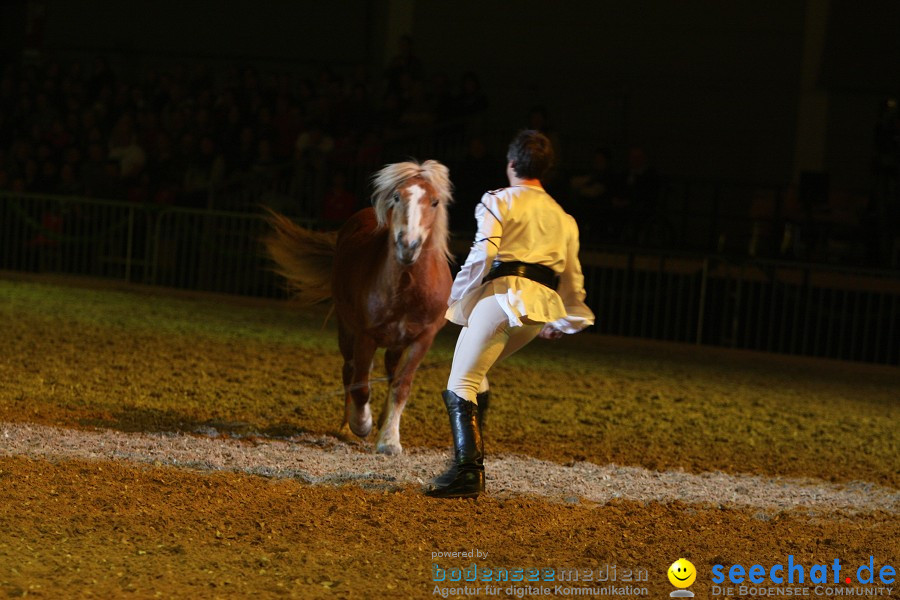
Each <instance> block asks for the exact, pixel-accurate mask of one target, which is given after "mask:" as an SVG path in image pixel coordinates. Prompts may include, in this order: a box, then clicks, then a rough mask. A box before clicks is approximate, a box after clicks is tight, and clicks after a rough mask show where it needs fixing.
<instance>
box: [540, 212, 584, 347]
mask: <svg viewBox="0 0 900 600" xmlns="http://www.w3.org/2000/svg"><path fill="white" fill-rule="evenodd" d="M570 219H571V217H570ZM570 225H571V231H572V234H571V235H570V236H569V239H568V242H567V245H566V268H565V270H564V271H563V272H562V274H561V275H560V276H559V288H558V289H557V290H556V291H557V293H558V294H559V296H560V298H562V301H563V305H565V307H566V316H565V317H563V318H561V319H557V320H556V321H553V322H551V323H550V325H552V326H553V327H555V328H556V329H559V330H560V331H562V332H563V333H578V332H579V331H581V330H582V329H584V328H585V327H590V326H591V325H593V324H594V313H593V311H591V309H590V308H588V306H587V304H585V303H584V299H585V297H586V295H587V294H586V293H585V291H584V275H583V274H582V272H581V262H580V261H579V260H578V248H579V242H578V225H577V224H576V223H575V219H571V222H570Z"/></svg>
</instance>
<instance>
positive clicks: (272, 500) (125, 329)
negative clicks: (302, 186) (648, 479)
mask: <svg viewBox="0 0 900 600" xmlns="http://www.w3.org/2000/svg"><path fill="white" fill-rule="evenodd" d="M323 317H324V311H323V310H313V311H303V312H300V311H298V310H297V309H296V308H291V307H289V306H285V305H282V304H278V303H257V302H250V301H232V300H226V299H222V298H211V297H202V296H197V297H195V296H189V295H184V294H168V293H163V292H160V291H157V290H148V289H141V288H137V289H135V288H129V289H128V290H118V289H94V288H91V287H84V286H82V285H75V286H73V285H58V284H54V283H48V282H42V281H32V280H28V279H25V280H23V279H22V278H18V277H10V276H8V275H7V276H5V277H0V323H2V325H0V381H2V382H3V383H2V385H0V422H13V423H16V422H17V423H40V424H49V425H55V426H61V427H66V428H81V429H91V428H97V427H101V428H112V429H116V430H120V431H147V432H154V431H159V432H172V431H182V432H195V433H198V434H204V435H208V434H210V432H215V433H216V434H226V435H228V436H232V437H241V438H242V439H247V440H249V441H252V439H253V437H254V436H256V437H264V436H294V435H299V434H321V435H328V434H333V433H335V432H336V429H337V426H338V425H339V424H340V414H341V412H340V410H341V409H340V406H341V397H340V383H339V376H338V373H339V366H340V358H339V356H338V353H337V349H336V344H335V341H334V337H335V336H334V326H333V323H332V324H329V325H328V326H326V327H325V328H324V329H323V328H322V327H321V322H322V319H323ZM454 335H455V330H452V329H450V328H446V329H445V331H444V333H443V334H442V335H441V336H440V337H439V339H438V341H437V343H436V344H435V347H434V348H433V349H432V351H431V353H430V354H429V356H428V357H427V358H426V361H425V365H424V367H423V368H422V369H420V372H419V373H418V374H417V378H416V382H415V384H414V392H413V397H412V398H411V400H410V403H409V406H408V408H407V411H406V413H405V414H404V418H403V424H402V427H401V439H402V442H403V444H404V446H406V447H407V448H410V449H414V448H444V447H446V446H447V444H448V441H449V439H448V435H449V433H448V431H447V426H446V416H445V415H444V413H443V411H442V409H441V406H440V398H439V392H440V390H441V389H442V388H443V383H444V382H445V380H446V375H447V371H448V369H449V363H448V361H449V358H450V352H451V349H452V343H453V339H454ZM376 376H377V373H376ZM491 381H492V385H493V386H494V389H495V397H496V401H495V402H494V403H493V405H492V412H491V414H490V416H489V423H488V427H489V429H488V432H487V434H486V435H487V450H488V452H491V453H513V454H520V455H524V456H530V457H534V458H539V459H544V460H548V461H552V462H556V463H560V464H568V463H573V462H578V461H587V462H590V463H595V464H598V465H606V464H610V463H615V464H617V465H631V466H639V467H644V468H647V469H651V470H659V471H684V472H687V473H698V474H699V473H706V472H710V471H722V472H725V473H751V474H756V475H761V476H788V477H803V478H811V479H812V480H821V481H829V482H850V481H861V482H868V483H871V484H878V485H880V486H886V487H888V488H892V489H897V488H900V434H898V429H897V427H896V423H897V422H898V417H900V403H898V395H900V394H898V390H900V371H898V370H897V369H896V368H890V367H877V366H870V365H859V364H850V363H840V362H836V361H822V360H811V359H801V358H795V357H780V356H772V355H763V354H756V353H749V352H735V351H727V350H721V349H713V348H698V347H693V346H686V345H675V344H656V343H649V342H642V341H635V340H623V339H615V338H608V337H603V336H594V335H586V334H585V335H580V336H574V337H573V338H571V339H567V340H564V341H563V342H560V343H556V344H550V343H541V344H538V343H535V344H533V345H532V346H531V347H529V348H528V349H526V350H525V351H524V352H522V353H521V355H518V356H515V357H513V358H512V359H510V360H509V361H508V362H507V363H506V364H504V365H501V366H500V367H498V368H497V369H496V373H494V374H493V375H492V378H491ZM374 389H375V396H376V398H377V399H380V398H383V397H384V395H385V394H386V391H385V388H384V386H383V384H376V385H375V387H374ZM377 402H378V403H379V404H380V400H377ZM0 443H2V440H0ZM367 444H368V442H366V443H360V444H359V446H358V448H359V449H360V450H363V451H365V450H367V448H368V445H367ZM863 485H864V484H863ZM0 490H2V492H0V493H2V496H3V499H4V501H3V502H0V527H2V531H4V532H5V534H4V535H3V536H0V590H2V591H5V592H6V593H7V594H8V595H10V596H13V597H15V596H23V595H43V596H48V597H62V596H68V595H71V596H74V597H98V598H112V597H124V596H129V597H142V598H143V597H216V596H221V597H242V596H245V595H250V594H251V593H252V594H253V595H256V596H259V597H279V596H282V595H283V596H287V597H298V598H316V597H352V598H372V597H397V598H407V597H432V596H433V591H434V584H433V582H432V572H431V569H432V563H433V561H432V555H431V553H432V552H435V551H452V550H470V549H479V550H481V551H484V552H487V553H488V555H487V558H485V559H484V560H479V561H476V562H478V564H479V566H483V567H495V568H499V567H505V568H510V569H514V568H527V567H537V568H546V567H554V566H556V567H576V568H600V567H603V566H604V565H613V564H615V565H617V567H618V568H619V569H626V568H630V569H638V568H642V569H646V570H647V571H648V573H649V574H650V577H649V581H648V582H646V583H643V584H641V585H642V586H643V587H646V588H647V589H649V590H650V592H651V595H650V596H649V597H662V596H663V594H667V593H668V592H669V591H671V589H672V588H671V586H670V585H669V584H668V582H667V580H666V578H665V576H664V572H665V570H666V568H667V567H668V565H669V564H671V562H673V561H674V560H675V559H676V558H678V557H680V556H686V557H687V558H689V559H691V560H692V561H693V562H694V563H695V565H696V566H697V568H698V572H699V573H700V576H698V579H697V583H696V584H695V585H694V586H692V590H693V591H695V593H696V592H700V593H698V597H707V596H706V591H707V589H708V587H709V582H710V579H709V569H710V568H711V567H712V565H714V564H717V563H720V564H725V565H726V566H727V565H730V564H732V563H743V564H745V565H750V564H756V563H761V564H773V563H777V562H783V561H785V560H786V558H787V555H789V554H793V555H794V556H795V557H798V559H802V561H803V562H805V563H807V564H813V563H816V562H831V561H833V560H834V558H836V557H840V559H841V560H842V562H843V563H844V564H850V565H859V564H863V563H865V562H866V561H867V559H868V557H869V556H870V555H875V557H876V561H878V562H879V563H880V564H885V563H888V564H893V565H894V566H895V567H897V566H898V565H897V563H898V562H900V561H898V558H900V552H898V550H900V542H898V539H900V536H898V533H900V522H898V519H897V514H896V512H893V511H875V510H873V511H870V512H868V513H856V514H849V513H842V512H840V511H832V512H828V513H822V512H815V511H813V512H810V511H808V510H803V509H794V510H791V511H772V510H760V509H754V508H744V509H739V508H731V507H725V508H720V507H719V503H718V502H717V499H716V498H715V497H710V499H709V502H708V503H704V502H691V503H684V502H678V501H675V502H650V501H646V502H643V501H632V500H629V501H611V502H608V503H591V502H586V501H583V500H582V501H578V500H576V501H574V502H554V501H551V500H548V499H545V498H540V497H528V496H524V497H515V498H500V497H492V496H491V494H490V493H489V494H488V495H486V496H484V497H482V498H480V499H479V500H478V501H458V502H439V501H434V500H431V499H428V498H426V497H423V496H422V495H421V493H420V490H419V488H418V487H415V486H413V487H405V486H400V487H399V489H392V490H380V491H379V490H373V489H367V488H365V487H362V486H354V485H350V486H341V487H332V486H328V485H310V484H307V483H304V482H302V481H299V480H292V479H289V478H288V479H285V478H278V479H274V478H264V477H259V476H252V475H246V474H241V473H227V472H212V473H209V472H198V471H194V470H190V469H179V468H172V467H168V466H159V467H154V466H146V465H139V464H135V463H131V462H127V461H106V460H93V461H84V460H77V459H70V460H57V459H34V458H29V457H24V456H11V457H4V458H0ZM438 562H440V561H438ZM469 562H471V561H461V560H457V561H456V562H454V561H453V560H447V561H444V562H440V564H441V565H442V566H452V567H459V566H466V565H468V564H469ZM633 585H636V584H633ZM898 595H900V594H898ZM634 597H640V596H634ZM720 597H721V596H720Z"/></svg>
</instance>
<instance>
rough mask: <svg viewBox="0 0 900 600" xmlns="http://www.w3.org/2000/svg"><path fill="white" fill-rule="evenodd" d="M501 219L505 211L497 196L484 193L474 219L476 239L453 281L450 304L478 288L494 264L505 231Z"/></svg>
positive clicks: (448, 302)
mask: <svg viewBox="0 0 900 600" xmlns="http://www.w3.org/2000/svg"><path fill="white" fill-rule="evenodd" d="M502 218H503V214H502V211H501V210H500V202H499V201H498V198H497V196H494V195H492V194H485V195H484V196H482V197H481V202H479V203H478V205H477V206H476V207H475V221H476V222H477V224H478V231H477V233H476V234H475V241H474V242H473V243H472V247H471V248H470V249H469V256H468V257H466V262H465V263H464V264H463V266H462V268H461V269H460V270H459V273H457V274H456V278H455V279H454V280H453V287H451V289H450V299H449V300H448V301H447V304H448V305H452V304H453V303H454V302H458V301H459V300H460V299H461V298H463V297H464V296H465V295H466V294H468V293H469V292H471V291H472V290H474V289H476V288H478V287H479V286H480V285H481V280H482V279H484V277H485V275H487V274H488V271H490V269H491V263H492V262H493V261H494V257H495V256H497V250H498V249H499V248H500V236H501V234H502V232H503V224H502V223H501V222H500V219H502Z"/></svg>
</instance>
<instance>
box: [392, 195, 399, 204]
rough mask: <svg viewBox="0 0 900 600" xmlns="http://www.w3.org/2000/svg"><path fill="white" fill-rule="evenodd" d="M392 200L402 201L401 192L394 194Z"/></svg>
mask: <svg viewBox="0 0 900 600" xmlns="http://www.w3.org/2000/svg"><path fill="white" fill-rule="evenodd" d="M391 201H392V202H394V203H395V204H396V203H397V202H400V194H394V196H393V198H391Z"/></svg>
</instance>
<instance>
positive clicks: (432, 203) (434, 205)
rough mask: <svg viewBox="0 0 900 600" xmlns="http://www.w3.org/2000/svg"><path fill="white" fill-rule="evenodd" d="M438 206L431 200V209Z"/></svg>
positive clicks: (434, 200) (435, 201) (436, 202)
mask: <svg viewBox="0 0 900 600" xmlns="http://www.w3.org/2000/svg"><path fill="white" fill-rule="evenodd" d="M437 205H438V201H437V200H436V199H432V201H431V208H435V207H436V206H437Z"/></svg>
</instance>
